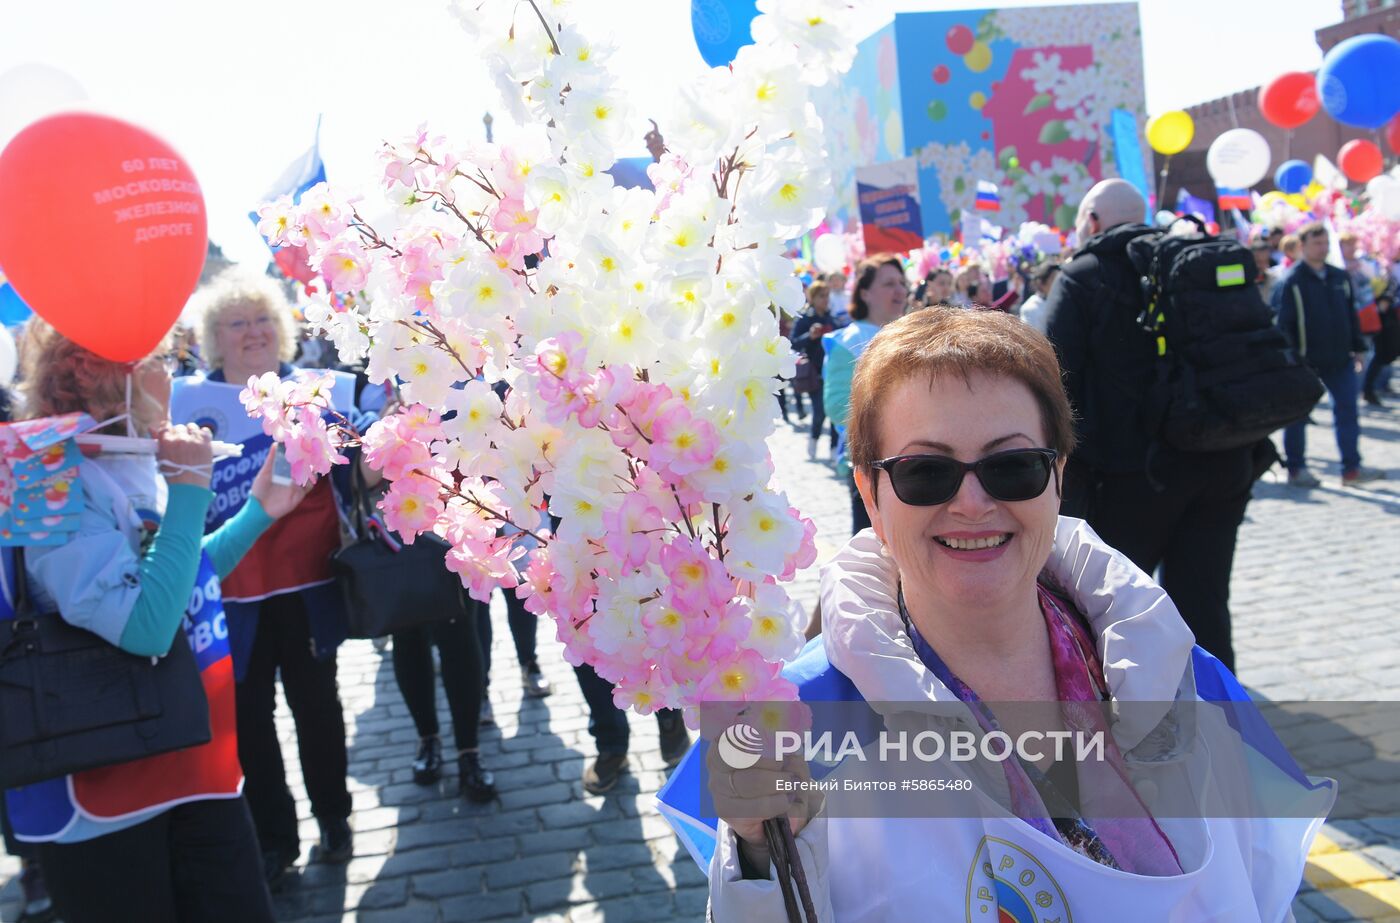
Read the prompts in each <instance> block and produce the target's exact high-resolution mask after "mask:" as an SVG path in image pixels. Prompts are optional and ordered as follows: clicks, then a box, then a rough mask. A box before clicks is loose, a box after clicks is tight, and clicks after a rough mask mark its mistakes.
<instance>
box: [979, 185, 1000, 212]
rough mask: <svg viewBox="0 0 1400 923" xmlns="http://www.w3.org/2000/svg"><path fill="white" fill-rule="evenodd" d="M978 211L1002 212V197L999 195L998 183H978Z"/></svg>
mask: <svg viewBox="0 0 1400 923" xmlns="http://www.w3.org/2000/svg"><path fill="white" fill-rule="evenodd" d="M977 210H978V211H979V212H999V211H1001V196H1000V195H999V194H998V193H997V185H996V183H989V182H987V181H986V180H984V179H979V180H978V181H977Z"/></svg>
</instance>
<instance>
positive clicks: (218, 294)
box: [195, 266, 297, 384]
mask: <svg viewBox="0 0 1400 923" xmlns="http://www.w3.org/2000/svg"><path fill="white" fill-rule="evenodd" d="M237 307H244V308H247V309H250V312H251V313H253V314H254V315H256V316H254V317H248V318H238V319H235V320H232V321H230V320H229V319H228V315H229V313H230V309H232V308H237ZM195 308H196V310H197V311H198V316H199V319H200V335H199V342H200V346H201V348H202V349H203V351H204V361H205V364H206V365H208V367H209V368H211V369H222V368H226V364H230V363H229V360H234V361H233V362H232V363H231V364H233V365H234V366H235V367H236V368H241V365H242V364H241V363H239V362H237V357H236V356H228V355H225V354H224V350H225V349H226V348H227V347H228V345H229V344H228V338H227V337H224V338H223V339H222V340H221V338H220V336H219V333H220V330H221V329H222V330H224V331H225V332H227V328H228V327H229V324H231V323H232V324H237V323H239V321H242V322H244V325H245V326H244V327H243V328H240V329H239V330H238V331H236V332H243V331H244V330H247V331H251V332H256V331H257V328H258V327H259V325H261V326H262V327H264V328H265V329H266V332H267V333H269V334H271V335H272V336H273V337H275V338H276V357H277V359H278V361H281V362H291V361H292V357H293V356H295V355H296V352H297V335H296V328H295V326H294V324H293V322H292V308H291V305H290V304H288V302H287V296H286V294H285V293H284V292H283V291H282V286H281V285H279V284H278V283H277V280H275V279H273V278H271V277H270V276H266V275H260V274H258V273H255V272H250V271H248V270H246V269H241V268H239V267H237V266H235V267H232V268H229V269H226V270H224V271H223V272H221V273H219V274H218V275H217V276H215V277H214V281H213V282H211V283H210V284H209V285H208V286H207V287H206V288H204V289H201V290H200V291H199V292H197V293H196V294H195ZM264 318H266V319H267V320H263V319H264ZM230 380H231V381H236V380H237V379H234V378H231V379H230ZM239 383H240V384H242V382H241V381H240V382H239Z"/></svg>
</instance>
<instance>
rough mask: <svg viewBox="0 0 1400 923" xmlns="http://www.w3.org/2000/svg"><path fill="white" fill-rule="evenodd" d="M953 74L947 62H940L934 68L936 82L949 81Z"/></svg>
mask: <svg viewBox="0 0 1400 923" xmlns="http://www.w3.org/2000/svg"><path fill="white" fill-rule="evenodd" d="M952 76H953V74H952V72H951V71H950V70H948V65H946V64H940V65H938V66H937V67H935V68H934V69H933V82H934V83H947V82H948V80H949V79H950V78H951V77H952Z"/></svg>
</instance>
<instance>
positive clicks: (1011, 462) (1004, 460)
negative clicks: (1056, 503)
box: [871, 449, 1059, 506]
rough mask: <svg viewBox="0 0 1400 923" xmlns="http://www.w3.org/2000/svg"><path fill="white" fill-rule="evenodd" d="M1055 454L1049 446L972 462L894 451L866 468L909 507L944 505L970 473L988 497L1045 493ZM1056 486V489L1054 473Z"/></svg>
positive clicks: (1014, 498) (1014, 499) (1018, 497)
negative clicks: (886, 480)
mask: <svg viewBox="0 0 1400 923" xmlns="http://www.w3.org/2000/svg"><path fill="white" fill-rule="evenodd" d="M1058 457H1059V453H1058V452H1056V451H1055V450H1054V449H1009V450H1007V451H1005V452H996V453H993V454H991V455H988V456H987V457H986V458H979V459H978V460H977V461H975V462H960V461H958V460H957V459H956V458H950V457H948V456H947V455H896V456H894V457H893V458H882V459H880V460H879V461H877V462H875V463H874V464H873V465H871V467H873V468H878V469H880V470H881V471H884V472H885V473H886V474H888V475H889V476H890V486H891V487H893V488H894V495H895V496H896V497H898V498H899V500H900V502H901V503H907V504H908V505H910V506H937V505H938V504H940V503H947V502H948V501H949V500H951V499H953V498H954V497H955V496H957V494H958V490H959V489H960V488H961V487H962V482H963V477H965V476H966V475H967V473H968V472H969V471H971V472H972V473H974V474H976V475H977V480H978V481H979V482H981V484H982V489H983V490H985V491H986V492H987V494H988V496H990V497H992V498H993V499H996V500H1002V501H1005V502H1007V503H1015V502H1017V501H1020V500H1034V499H1035V498H1036V497H1039V496H1040V495H1041V494H1043V493H1045V487H1046V485H1048V484H1049V483H1050V475H1051V474H1052V473H1054V472H1055V459H1056V458H1058ZM1055 490H1056V492H1058V491H1059V476H1058V474H1057V475H1056V484H1055Z"/></svg>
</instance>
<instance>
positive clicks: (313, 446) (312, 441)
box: [282, 410, 348, 484]
mask: <svg viewBox="0 0 1400 923" xmlns="http://www.w3.org/2000/svg"><path fill="white" fill-rule="evenodd" d="M282 448H283V451H284V452H286V455H287V462H288V463H289V464H290V465H291V468H292V480H294V481H296V482H297V483H298V484H309V483H310V482H311V481H312V479H314V478H316V477H318V476H320V475H323V474H327V473H329V472H330V470H331V465H336V464H340V465H343V464H345V463H346V461H348V459H346V457H345V456H344V455H341V454H340V453H339V452H338V451H336V447H335V445H334V443H333V442H332V441H331V432H330V430H329V428H328V427H327V426H326V421H325V420H323V419H322V418H321V416H320V414H318V413H316V412H315V411H312V410H302V411H300V413H299V418H298V420H297V425H295V426H293V427H292V428H291V429H290V430H289V431H288V433H287V435H286V439H285V441H284V442H283V443H282Z"/></svg>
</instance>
